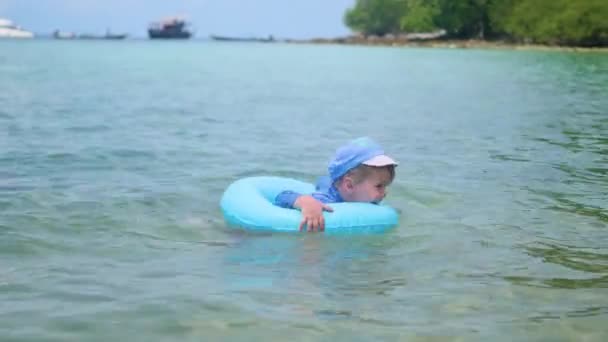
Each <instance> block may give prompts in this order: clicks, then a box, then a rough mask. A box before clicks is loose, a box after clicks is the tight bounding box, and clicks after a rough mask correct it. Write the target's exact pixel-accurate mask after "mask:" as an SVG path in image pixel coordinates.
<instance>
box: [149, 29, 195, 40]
mask: <svg viewBox="0 0 608 342" xmlns="http://www.w3.org/2000/svg"><path fill="white" fill-rule="evenodd" d="M148 36H149V37H150V39H189V38H190V37H192V33H191V32H189V31H167V30H157V29H149V30H148Z"/></svg>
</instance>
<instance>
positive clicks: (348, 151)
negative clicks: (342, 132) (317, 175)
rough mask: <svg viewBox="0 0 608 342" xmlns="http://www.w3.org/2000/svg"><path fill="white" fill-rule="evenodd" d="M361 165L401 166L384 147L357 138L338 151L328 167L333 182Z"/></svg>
mask: <svg viewBox="0 0 608 342" xmlns="http://www.w3.org/2000/svg"><path fill="white" fill-rule="evenodd" d="M360 164H364V165H369V166H377V167H381V166H387V165H395V166H397V165H399V163H397V162H396V161H395V160H394V159H393V158H391V157H389V156H387V155H386V154H384V149H382V146H380V145H379V144H378V143H376V142H375V141H374V140H372V139H371V138H368V137H362V138H357V139H355V140H352V141H351V142H349V143H348V144H346V145H344V146H342V147H340V148H338V150H336V154H335V156H334V158H333V159H332V160H331V161H330V162H329V166H328V167H327V170H328V171H329V177H330V178H331V182H332V183H333V182H335V181H336V180H338V179H340V177H342V176H344V175H345V174H346V173H347V172H348V171H350V170H352V169H354V168H355V167H357V166H359V165H360Z"/></svg>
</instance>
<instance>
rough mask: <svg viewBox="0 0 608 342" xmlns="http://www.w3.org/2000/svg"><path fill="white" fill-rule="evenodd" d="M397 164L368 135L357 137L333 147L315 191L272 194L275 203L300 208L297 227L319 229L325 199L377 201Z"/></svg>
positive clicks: (327, 207) (333, 200)
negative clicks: (324, 172)
mask: <svg viewBox="0 0 608 342" xmlns="http://www.w3.org/2000/svg"><path fill="white" fill-rule="evenodd" d="M397 165H398V164H397V162H396V161H395V160H393V159H392V158H391V157H389V156H387V155H385V154H384V151H383V150H382V147H381V146H380V145H378V144H377V143H376V142H374V141H373V140H372V139H370V138H366V137H364V138H358V139H355V140H353V141H351V142H349V143H348V144H346V145H345V146H342V147H340V148H339V149H338V150H337V151H336V155H335V156H334V158H333V159H332V161H331V162H330V163H329V167H328V168H327V169H328V171H329V177H328V178H321V179H320V180H319V181H318V183H317V186H316V190H317V191H316V192H314V193H312V194H311V195H301V194H299V193H296V192H293V191H283V192H281V193H280V194H278V195H277V197H276V198H275V204H276V205H278V206H280V207H283V208H295V209H300V210H301V211H302V221H301V222H300V230H302V229H303V228H304V227H305V226H306V227H307V229H308V231H317V230H321V231H323V230H324V229H325V220H324V218H323V211H324V210H325V211H329V212H331V211H333V209H332V208H331V207H329V206H327V205H326V203H339V202H369V203H375V204H378V203H380V201H382V199H384V197H385V196H386V188H387V187H388V186H389V185H390V184H391V182H392V181H393V179H394V178H395V167H396V166H397Z"/></svg>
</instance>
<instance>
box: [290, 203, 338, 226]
mask: <svg viewBox="0 0 608 342" xmlns="http://www.w3.org/2000/svg"><path fill="white" fill-rule="evenodd" d="M294 207H296V208H299V209H300V210H301V211H302V222H300V231H302V230H304V227H306V229H307V231H309V232H315V231H324V230H325V218H323V211H324V210H325V211H329V212H332V211H334V210H333V209H332V208H331V207H329V206H327V205H325V204H323V203H322V202H320V201H318V200H317V199H315V198H314V197H312V196H310V195H303V196H300V197H298V199H297V200H296V202H295V203H294Z"/></svg>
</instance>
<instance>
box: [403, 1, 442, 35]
mask: <svg viewBox="0 0 608 342" xmlns="http://www.w3.org/2000/svg"><path fill="white" fill-rule="evenodd" d="M439 13H440V10H439V3H438V0H407V1H406V11H405V14H404V15H403V16H402V17H401V20H400V21H399V23H400V27H401V29H402V30H404V31H406V32H430V31H434V30H436V29H437V25H435V18H436V17H437V15H438V14H439Z"/></svg>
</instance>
